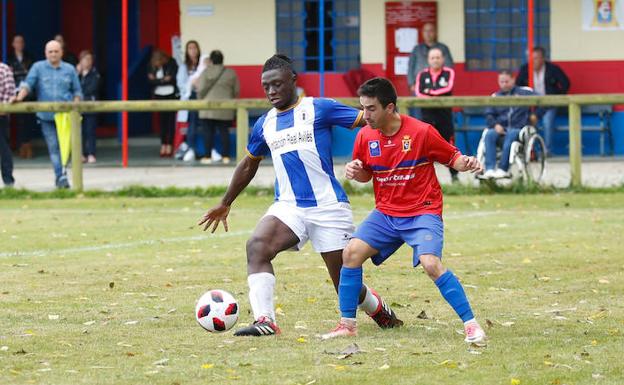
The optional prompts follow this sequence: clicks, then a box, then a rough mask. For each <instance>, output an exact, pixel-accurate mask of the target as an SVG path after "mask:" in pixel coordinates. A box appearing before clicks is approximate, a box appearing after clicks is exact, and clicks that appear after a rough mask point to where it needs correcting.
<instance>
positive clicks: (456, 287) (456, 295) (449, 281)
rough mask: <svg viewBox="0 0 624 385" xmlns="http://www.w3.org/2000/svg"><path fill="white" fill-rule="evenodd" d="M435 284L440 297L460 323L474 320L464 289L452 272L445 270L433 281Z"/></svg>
mask: <svg viewBox="0 0 624 385" xmlns="http://www.w3.org/2000/svg"><path fill="white" fill-rule="evenodd" d="M435 284H436V286H437V287H438V289H440V293H442V297H444V299H445V300H446V302H448V303H449V305H451V307H452V308H453V310H455V312H456V313H457V315H458V316H459V318H461V319H462V321H464V322H466V321H470V320H471V319H473V318H474V315H473V314H472V309H471V308H470V303H468V298H467V297H466V293H465V292H464V288H463V287H462V285H461V283H459V280H458V279H457V277H456V276H455V274H453V272H452V271H450V270H447V271H446V273H444V274H442V275H441V276H440V277H439V278H438V279H436V280H435Z"/></svg>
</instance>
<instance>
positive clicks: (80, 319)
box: [0, 193, 624, 385]
mask: <svg viewBox="0 0 624 385" xmlns="http://www.w3.org/2000/svg"><path fill="white" fill-rule="evenodd" d="M216 201H217V199H216V198H202V199H199V198H169V199H163V198H154V199H137V198H111V197H108V198H106V197H104V198H82V199H81V198H75V199H65V200H5V201H2V204H1V206H0V264H1V268H0V314H1V315H2V316H1V318H0V384H31V383H32V384H169V385H175V384H179V385H181V384H197V383H219V384H222V383H233V384H236V383H240V384H313V383H316V384H351V383H353V384H445V385H446V384H505V385H507V384H512V385H514V384H515V385H519V384H521V385H524V384H569V385H570V384H622V383H624V370H623V368H624V364H622V356H623V355H624V338H623V334H624V323H623V321H624V297H623V296H622V293H623V292H624V280H623V278H624V277H623V274H622V272H623V271H624V257H623V256H624V243H623V242H622V238H621V237H622V234H624V220H623V219H622V218H624V207H623V205H622V202H624V194H622V193H613V194H597V193H594V194H572V193H566V194H561V195H557V194H547V195H525V196H522V195H520V196H513V195H493V196H469V197H457V196H455V197H448V198H446V200H445V203H446V206H445V225H446V243H445V257H444V262H445V265H446V266H447V267H449V268H451V269H452V270H453V271H454V272H455V273H456V274H457V275H458V276H459V277H460V279H461V280H462V281H463V283H464V285H465V288H466V291H467V294H468V296H469V298H470V300H471V303H472V306H473V309H474V311H475V314H476V315H477V317H478V319H479V320H480V322H481V323H482V325H483V326H484V327H485V329H486V332H487V333H488V335H489V337H490V342H489V344H488V346H487V347H486V348H479V349H476V348H468V347H467V346H466V345H465V343H464V342H463V336H462V335H460V334H459V333H458V331H459V330H461V329H462V326H461V323H460V322H459V320H458V319H457V317H456V315H455V314H454V313H453V312H452V310H451V309H450V307H449V306H448V305H447V304H446V303H445V302H444V301H443V299H442V298H441V296H440V294H439V292H438V291H437V289H436V287H435V285H434V284H433V283H432V282H431V281H430V280H429V279H428V278H427V277H426V275H425V274H424V273H423V272H422V269H420V268H418V269H413V268H411V265H410V262H411V256H410V250H408V249H407V248H405V247H404V248H402V249H400V250H399V252H398V253H397V254H396V255H395V256H394V257H393V258H392V259H390V260H389V261H388V262H387V263H386V264H385V265H383V266H382V267H379V268H377V267H374V266H372V265H371V264H370V263H368V264H367V265H366V266H365V281H366V282H367V283H369V284H370V285H372V286H373V287H375V288H376V289H377V290H378V291H379V292H380V294H382V295H383V296H384V297H385V298H386V300H387V301H388V302H389V303H392V304H393V306H394V308H395V310H396V311H397V313H398V314H399V316H400V317H401V318H402V319H403V320H404V321H405V323H406V326H405V327H403V328H401V329H398V330H388V331H382V330H379V329H378V328H377V327H376V325H375V324H374V323H373V322H372V321H371V320H369V319H367V317H366V315H364V314H360V315H359V319H360V330H359V332H360V335H359V337H357V338H355V339H350V340H349V339H343V340H333V341H320V340H319V339H318V338H317V337H316V335H317V334H319V333H323V332H326V331H327V330H329V329H330V328H332V327H333V326H334V325H335V323H336V321H337V319H338V312H337V310H336V308H337V298H336V295H335V293H334V291H333V289H332V287H331V285H330V283H329V279H328V276H327V273H326V272H325V270H324V267H323V263H322V260H321V258H320V257H319V256H318V255H317V254H315V253H314V252H313V250H311V248H310V246H309V245H308V246H306V248H305V249H304V250H303V251H302V252H299V253H291V252H288V253H283V254H281V255H279V256H278V258H277V259H276V262H275V267H276V272H277V287H276V296H277V299H276V303H277V304H278V321H279V323H280V326H281V328H282V331H283V334H282V335H281V336H280V337H277V338H274V337H271V338H259V339H252V338H243V339H239V338H234V337H233V336H232V335H231V332H229V333H225V334H219V335H212V334H209V333H207V332H205V331H204V330H203V329H201V328H200V327H199V326H198V325H197V324H196V323H195V320H194V315H193V311H194V303H195V300H196V299H197V298H199V296H200V295H201V294H202V293H203V292H205V291H206V290H208V289H211V288H221V289H225V290H228V291H230V292H232V293H233V294H234V295H235V296H236V298H237V299H238V301H239V303H240V305H241V320H240V321H239V325H237V326H240V324H241V323H245V322H249V321H250V319H251V316H250V315H249V304H248V300H247V284H246V266H245V254H244V245H245V240H246V238H247V237H248V235H249V234H250V233H251V231H252V229H253V228H254V226H255V224H256V221H257V220H258V218H259V217H260V216H261V215H262V214H263V213H264V211H265V210H266V208H267V207H268V205H269V204H270V202H271V199H270V198H269V197H266V196H259V197H249V196H247V197H241V198H240V199H239V201H237V203H236V204H235V207H234V208H233V210H232V213H231V216H230V233H227V234H225V233H223V232H222V230H220V231H219V233H218V234H216V235H213V236H210V235H206V234H204V233H201V232H200V231H199V229H198V228H196V227H195V226H194V224H195V223H196V221H197V219H198V218H199V217H200V216H201V215H202V214H203V212H204V210H205V209H206V208H207V207H210V206H211V205H212V204H213V203H215V202H216ZM618 202H619V203H618ZM372 205H373V198H372V196H369V195H363V196H356V197H354V198H353V207H354V210H355V217H356V222H358V223H359V221H361V220H362V219H363V217H364V216H365V215H366V213H367V212H368V210H369V209H370V208H371V207H372ZM419 315H420V318H419ZM353 342H356V343H357V344H358V346H359V349H360V350H361V351H362V352H361V353H357V354H353V355H350V356H349V355H341V354H333V353H340V352H341V351H343V350H344V349H345V348H346V347H347V346H349V345H350V344H352V343H353Z"/></svg>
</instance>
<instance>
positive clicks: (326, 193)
mask: <svg viewBox="0 0 624 385" xmlns="http://www.w3.org/2000/svg"><path fill="white" fill-rule="evenodd" d="M296 80H297V74H296V72H295V71H294V69H293V66H292V61H291V60H290V58H288V57H286V56H284V55H274V56H273V57H271V58H269V59H268V60H267V61H266V63H265V64H264V67H263V69H262V87H263V89H264V92H265V94H266V97H267V98H268V99H269V101H270V102H271V105H272V106H273V108H272V109H271V110H270V111H268V112H267V113H266V114H264V115H263V116H262V117H260V118H259V119H258V121H257V122H256V124H255V125H254V128H253V132H252V134H251V138H250V140H249V144H248V146H247V155H248V156H247V157H245V158H244V159H243V160H242V161H241V162H240V163H239V164H238V166H237V167H236V170H235V171H234V176H233V177H232V181H231V182H230V185H229V186H228V189H227V191H226V193H225V196H224V197H223V199H222V200H221V203H219V204H218V205H216V206H215V207H213V208H212V209H210V210H209V211H208V212H207V213H206V214H205V215H204V216H203V217H202V218H201V220H200V222H199V225H200V226H201V225H204V230H207V229H208V228H210V227H211V231H212V232H214V231H215V230H216V228H217V227H218V225H219V223H223V227H224V229H225V231H227V230H228V224H227V216H228V213H229V211H230V206H231V205H232V203H233V202H234V200H235V199H236V197H237V196H238V195H239V194H240V193H241V191H243V189H244V188H245V187H246V186H247V185H248V184H249V182H251V180H252V179H253V177H254V175H255V174H256V171H257V170H258V166H259V164H260V161H261V160H262V158H263V157H265V156H268V155H270V156H271V158H272V160H273V167H274V169H275V175H276V179H275V202H274V203H273V204H272V205H271V207H270V208H269V209H268V211H267V212H266V214H265V215H264V217H262V219H261V220H260V222H259V223H258V225H257V226H256V229H255V230H254V232H253V234H252V235H251V238H250V239H249V240H248V241H247V273H248V277H247V282H248V284H249V302H250V304H251V307H252V310H253V313H254V319H255V322H254V323H253V324H251V325H249V326H247V327H244V328H241V329H239V330H237V331H236V332H235V333H234V335H235V336H265V335H274V334H279V333H280V329H279V327H278V326H277V324H276V320H275V310H274V304H273V297H274V294H273V292H274V287H275V275H274V271H273V265H272V263H271V261H272V260H273V258H275V256H276V255H277V254H278V253H279V252H281V251H284V250H288V249H293V248H296V249H300V248H301V247H302V246H303V245H304V244H305V243H306V241H307V240H308V239H309V240H310V241H311V242H312V246H313V248H314V249H315V251H317V252H319V253H320V254H321V256H322V257H323V259H324V261H325V264H326V266H327V270H328V272H329V275H330V277H331V279H332V281H333V283H334V287H335V289H336V291H337V290H338V281H339V278H340V268H341V266H342V249H344V247H345V246H346V244H347V242H349V239H351V234H352V233H353V230H354V226H353V215H352V212H351V206H350V205H349V200H348V198H347V194H346V193H345V191H344V190H343V188H342V186H341V185H340V183H339V182H338V180H337V179H336V176H335V175H334V171H333V161H332V155H331V128H332V126H334V125H337V126H343V127H357V126H361V125H363V120H362V111H360V110H357V109H354V108H352V107H348V106H345V105H342V104H340V103H338V102H336V101H335V100H331V99H325V98H312V97H304V98H298V97H297V84H296ZM358 303H359V307H360V309H362V310H364V311H365V312H366V313H367V314H369V315H370V316H371V317H372V318H373V319H374V320H375V322H376V323H377V324H378V325H379V326H380V327H382V328H391V327H395V326H400V325H402V321H400V320H399V319H397V318H396V315H395V314H394V312H393V311H392V310H391V309H390V308H389V306H388V305H387V304H385V303H384V302H383V300H382V299H381V297H380V296H379V295H378V294H377V293H376V292H375V291H374V290H372V289H370V288H368V287H366V286H363V285H362V286H361V287H360V291H359V297H358Z"/></svg>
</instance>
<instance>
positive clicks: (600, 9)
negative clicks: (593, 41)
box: [582, 0, 624, 31]
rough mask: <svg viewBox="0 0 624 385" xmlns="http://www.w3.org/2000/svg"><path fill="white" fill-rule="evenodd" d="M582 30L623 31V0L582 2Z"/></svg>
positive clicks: (588, 0)
mask: <svg viewBox="0 0 624 385" xmlns="http://www.w3.org/2000/svg"><path fill="white" fill-rule="evenodd" d="M582 10H583V12H582V14H583V30H585V31H612V30H618V29H624V0H583V8H582Z"/></svg>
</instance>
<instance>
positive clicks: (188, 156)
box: [182, 148, 195, 162]
mask: <svg viewBox="0 0 624 385" xmlns="http://www.w3.org/2000/svg"><path fill="white" fill-rule="evenodd" d="M194 160H195V150H193V149H192V148H189V149H188V151H186V153H185V154H184V157H182V161H184V162H193V161H194Z"/></svg>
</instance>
